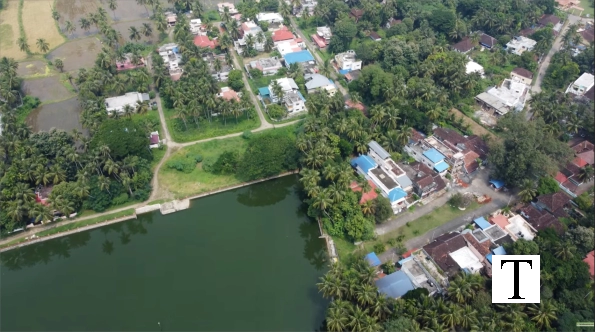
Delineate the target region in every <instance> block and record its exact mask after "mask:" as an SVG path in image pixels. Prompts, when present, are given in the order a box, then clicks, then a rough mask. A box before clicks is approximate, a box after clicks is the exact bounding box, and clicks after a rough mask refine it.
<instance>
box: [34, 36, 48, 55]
mask: <svg viewBox="0 0 595 332" xmlns="http://www.w3.org/2000/svg"><path fill="white" fill-rule="evenodd" d="M35 44H36V45H37V48H38V49H39V51H40V52H41V53H46V52H47V51H49V50H50V44H48V42H46V41H45V39H44V38H39V39H37V43H35Z"/></svg>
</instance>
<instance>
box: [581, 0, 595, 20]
mask: <svg viewBox="0 0 595 332" xmlns="http://www.w3.org/2000/svg"><path fill="white" fill-rule="evenodd" d="M580 1H581V8H583V9H584V11H583V12H582V14H581V15H582V16H585V17H586V16H587V14H588V15H589V17H593V0H580Z"/></svg>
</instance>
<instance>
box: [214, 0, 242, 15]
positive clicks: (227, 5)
mask: <svg viewBox="0 0 595 332" xmlns="http://www.w3.org/2000/svg"><path fill="white" fill-rule="evenodd" d="M225 8H227V11H228V13H229V14H230V15H236V14H238V13H239V12H238V10H237V9H236V6H235V5H234V4H233V3H230V2H220V3H218V4H217V11H218V12H219V14H223V13H225Z"/></svg>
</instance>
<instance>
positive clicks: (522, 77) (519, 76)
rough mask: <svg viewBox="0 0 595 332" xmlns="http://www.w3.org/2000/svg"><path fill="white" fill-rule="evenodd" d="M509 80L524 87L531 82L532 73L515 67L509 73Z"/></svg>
mask: <svg viewBox="0 0 595 332" xmlns="http://www.w3.org/2000/svg"><path fill="white" fill-rule="evenodd" d="M510 78H511V79H512V80H513V81H517V82H521V83H523V84H526V85H531V82H533V73H532V72H530V71H528V70H527V69H525V68H520V67H517V68H515V69H513V70H512V72H510Z"/></svg>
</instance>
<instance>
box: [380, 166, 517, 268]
mask: <svg viewBox="0 0 595 332" xmlns="http://www.w3.org/2000/svg"><path fill="white" fill-rule="evenodd" d="M488 180H489V172H488V170H487V169H484V170H482V171H481V172H480V173H479V174H477V176H476V177H475V178H474V179H473V180H472V182H471V183H470V185H469V187H467V188H460V187H457V188H454V189H451V191H450V192H449V193H447V194H445V195H444V196H442V197H440V198H438V199H436V200H434V201H432V202H430V203H429V204H427V205H425V206H423V207H420V208H419V209H416V210H415V212H414V213H408V212H405V213H406V214H404V215H402V216H398V217H396V218H394V219H392V220H390V221H388V222H387V223H390V225H387V224H386V223H385V224H382V225H379V227H377V228H376V233H377V234H384V233H379V229H381V230H382V232H390V231H392V230H395V229H397V228H399V227H401V226H403V225H405V223H406V222H407V221H413V220H415V219H417V218H419V217H420V216H422V215H424V214H427V213H429V212H431V211H432V210H434V209H435V208H436V207H438V206H442V205H443V204H445V203H446V201H447V200H448V198H449V197H450V195H452V194H454V193H455V192H474V193H478V194H482V195H488V196H490V197H491V198H492V201H491V202H490V203H487V204H485V205H483V206H481V207H480V208H478V209H476V210H473V211H469V213H466V214H464V215H462V216H460V217H458V218H456V219H453V220H451V221H449V222H447V223H446V224H443V225H441V226H439V227H436V228H434V229H432V230H430V231H429V232H427V233H425V234H423V235H421V236H418V237H416V238H413V239H411V240H409V241H407V242H405V247H406V248H407V249H408V250H409V249H417V248H421V247H422V246H424V245H426V244H427V243H429V242H431V241H432V240H433V239H434V238H436V237H438V236H440V235H442V234H444V233H448V232H452V231H455V230H457V229H459V228H460V227H461V226H463V225H466V224H469V223H470V222H471V221H472V220H473V219H475V218H477V217H479V216H485V215H487V214H490V213H491V212H493V211H495V210H497V209H500V208H503V207H505V206H506V205H508V204H509V203H510V202H511V201H514V199H515V198H514V196H513V195H511V194H509V193H505V192H502V191H499V192H497V191H494V190H493V189H492V188H490V186H489V185H488ZM434 203H435V204H434ZM418 211H420V212H419V214H418V213H417V212H418ZM409 215H415V218H411V217H409ZM393 257H398V255H396V251H395V249H394V248H391V249H389V250H387V251H386V252H384V253H382V254H381V255H379V258H380V260H381V261H383V262H385V261H387V260H390V259H392V258H393Z"/></svg>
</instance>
